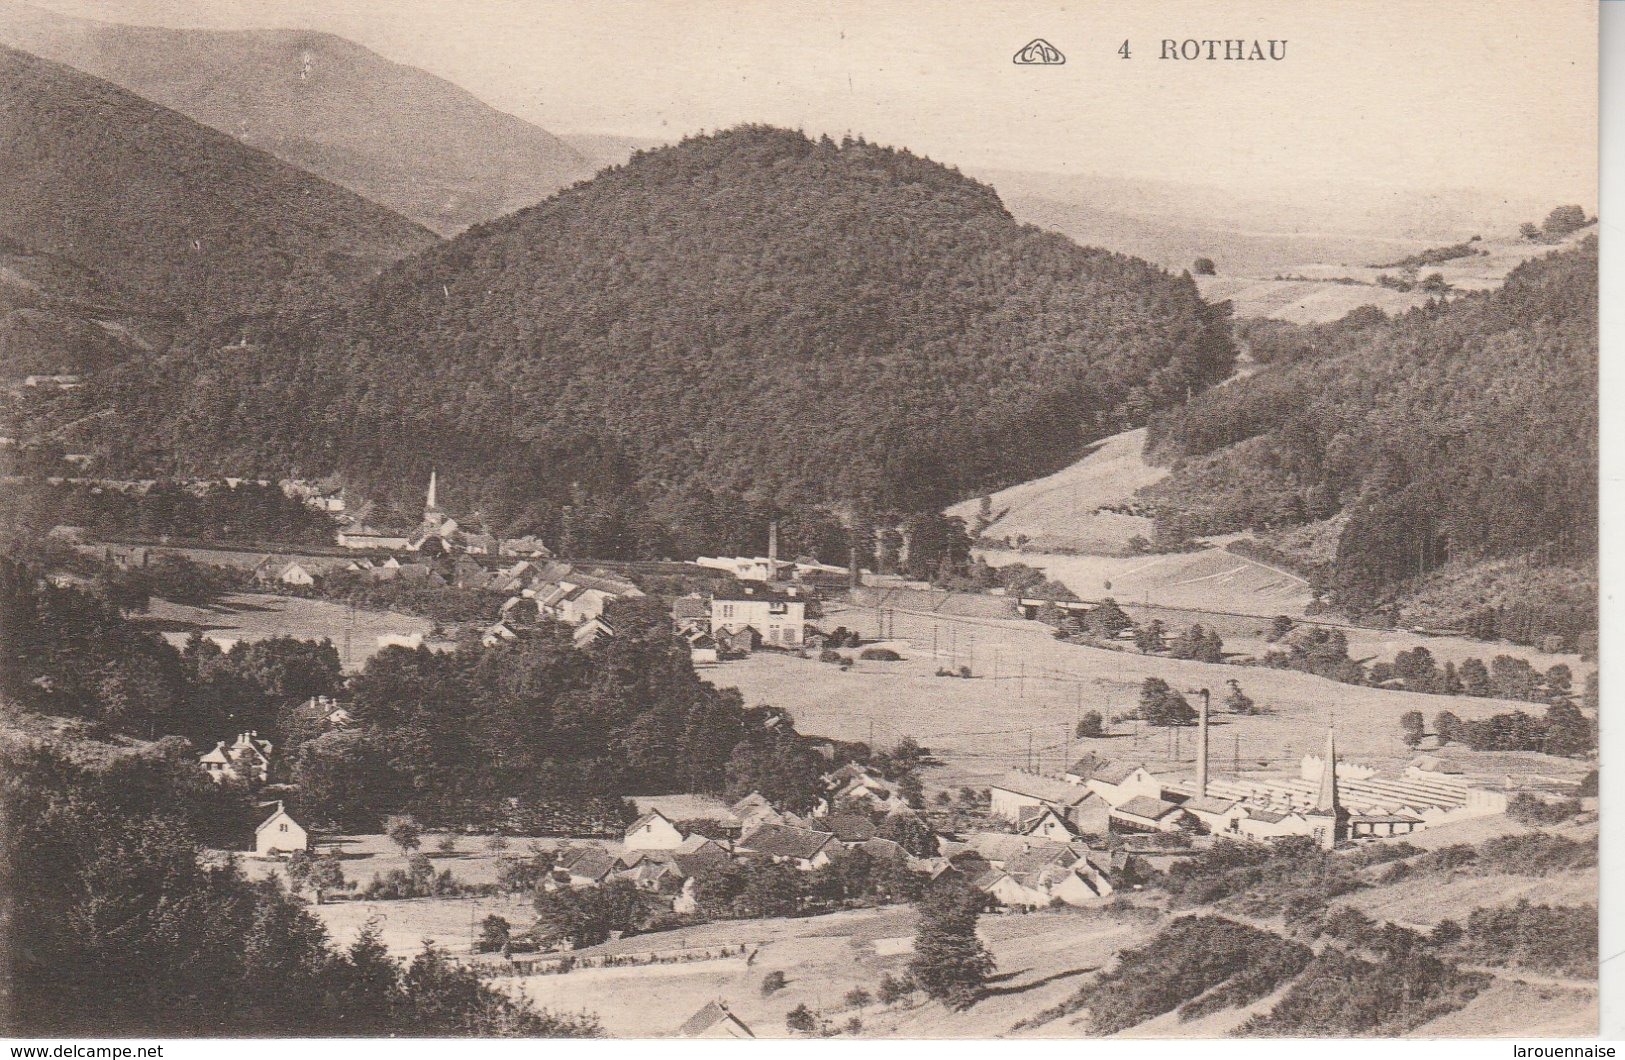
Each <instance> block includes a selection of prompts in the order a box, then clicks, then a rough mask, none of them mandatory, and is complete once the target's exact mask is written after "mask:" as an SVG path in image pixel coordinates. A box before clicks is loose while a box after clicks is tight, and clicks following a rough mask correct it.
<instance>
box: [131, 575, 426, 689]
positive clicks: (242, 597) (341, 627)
mask: <svg viewBox="0 0 1625 1060" xmlns="http://www.w3.org/2000/svg"><path fill="white" fill-rule="evenodd" d="M137 621H138V622H139V623H140V624H142V625H144V626H146V627H148V628H151V629H154V630H156V631H158V632H160V633H161V634H162V635H163V637H164V639H165V640H167V641H169V642H170V643H171V644H174V645H175V646H177V647H179V646H180V645H182V644H185V643H186V640H187V638H188V637H190V636H191V635H192V634H193V633H202V634H203V635H204V636H206V637H208V638H209V639H211V640H214V641H217V642H218V643H220V644H221V645H222V646H228V647H229V646H230V645H231V644H235V643H236V642H238V641H256V640H268V639H270V638H272V637H297V638H299V639H300V640H324V639H325V640H330V641H332V642H333V645H334V646H335V647H336V648H338V651H339V661H340V663H341V664H342V665H343V667H344V669H345V670H347V671H355V670H359V669H361V668H362V667H363V666H365V665H366V664H367V660H368V659H370V658H372V657H373V656H374V655H375V654H377V652H378V650H379V644H378V638H379V637H381V636H384V635H388V634H393V635H397V636H412V635H414V634H415V635H417V636H420V637H423V638H424V639H425V640H426V641H427V640H428V637H429V633H430V631H431V630H432V629H433V628H434V623H433V622H431V621H430V620H429V619H427V618H422V617H420V616H418V615H406V614H402V613H400V612H399V611H369V610H367V609H365V608H360V607H350V606H349V605H347V604H336V603H332V602H331V601H328V600H312V599H307V598H304V597H297V596H275V595H272V594H270V593H228V594H226V595H225V596H223V597H221V598H220V600H219V602H217V603H214V604H211V605H209V606H208V607H193V606H191V605H190V604H180V603H175V602H174V601H172V600H164V599H162V598H159V597H154V598H153V600H152V602H151V604H150V605H149V606H148V608H147V610H146V611H145V612H143V613H142V614H141V615H139V616H137Z"/></svg>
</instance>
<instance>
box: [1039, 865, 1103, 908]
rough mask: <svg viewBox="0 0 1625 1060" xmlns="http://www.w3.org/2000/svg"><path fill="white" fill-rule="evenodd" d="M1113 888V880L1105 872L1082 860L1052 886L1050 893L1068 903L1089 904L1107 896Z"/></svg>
mask: <svg viewBox="0 0 1625 1060" xmlns="http://www.w3.org/2000/svg"><path fill="white" fill-rule="evenodd" d="M1112 890H1113V888H1112V884H1111V881H1110V880H1108V879H1107V878H1106V877H1105V875H1104V874H1103V873H1101V872H1098V871H1096V869H1095V868H1094V866H1092V865H1090V864H1089V863H1088V862H1087V861H1080V862H1078V863H1077V864H1076V865H1073V866H1072V867H1071V868H1070V869H1069V870H1068V871H1067V873H1066V875H1065V876H1063V877H1062V878H1061V879H1059V880H1057V881H1056V882H1055V883H1054V884H1052V885H1051V886H1050V889H1049V893H1050V897H1051V898H1059V899H1060V900H1061V901H1063V902H1065V903H1066V904H1067V905H1088V904H1089V903H1091V902H1096V901H1099V900H1100V899H1102V898H1105V897H1107V896H1108V895H1110V894H1111V893H1112Z"/></svg>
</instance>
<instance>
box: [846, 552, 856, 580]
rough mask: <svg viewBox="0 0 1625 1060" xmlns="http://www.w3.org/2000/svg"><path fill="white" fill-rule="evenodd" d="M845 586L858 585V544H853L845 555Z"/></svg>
mask: <svg viewBox="0 0 1625 1060" xmlns="http://www.w3.org/2000/svg"><path fill="white" fill-rule="evenodd" d="M846 587H847V588H848V589H856V588H857V587H858V546H856V545H853V546H852V548H851V550H850V551H849V552H848V553H847V557H846Z"/></svg>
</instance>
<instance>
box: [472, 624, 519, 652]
mask: <svg viewBox="0 0 1625 1060" xmlns="http://www.w3.org/2000/svg"><path fill="white" fill-rule="evenodd" d="M518 639H519V634H518V632H517V631H516V630H515V629H514V628H513V627H512V626H510V625H508V623H507V622H497V623H495V624H494V625H490V626H487V627H486V628H485V632H483V633H481V634H480V644H481V645H483V646H484V647H487V648H494V647H496V646H497V645H499V644H509V643H512V642H513V641H516V640H518Z"/></svg>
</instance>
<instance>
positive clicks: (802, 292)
mask: <svg viewBox="0 0 1625 1060" xmlns="http://www.w3.org/2000/svg"><path fill="white" fill-rule="evenodd" d="M211 356H215V355H205V356H204V358H202V359H201V360H200V362H199V363H197V364H194V365H190V366H187V367H185V369H184V370H176V371H174V372H170V373H166V374H169V375H171V376H172V377H175V378H186V379H188V380H189V381H192V382H191V383H189V385H187V386H185V387H183V388H179V389H177V390H175V391H173V392H172V393H171V394H169V395H168V396H169V397H170V398H171V399H172V400H178V405H166V403H165V402H164V401H162V400H159V399H158V398H157V397H155V396H153V395H151V394H150V392H147V393H144V394H143V397H142V399H141V400H138V401H126V402H121V404H123V405H125V406H126V407H135V406H140V407H144V408H147V409H149V410H153V412H154V417H155V418H154V419H153V420H152V421H149V422H148V423H146V424H145V425H144V426H132V427H131V428H130V429H131V430H132V431H134V432H135V434H136V436H137V437H138V438H140V440H141V441H142V442H143V443H145V444H149V445H150V444H159V445H170V446H173V448H174V451H175V452H176V453H178V454H180V457H181V459H182V460H183V462H184V463H185V464H186V465H187V466H189V467H194V468H201V467H203V466H204V465H208V466H213V467H217V468H221V469H225V468H228V467H229V468H234V469H237V470H239V471H247V470H248V469H250V468H253V469H256V470H265V471H267V472H274V473H276V474H287V473H291V472H293V473H301V474H311V473H315V472H317V471H329V470H338V471H342V472H344V473H345V474H347V475H348V476H350V477H351V478H352V479H354V480H358V481H361V482H363V483H366V484H368V485H371V486H375V487H379V488H382V489H385V490H395V491H397V492H398V495H403V496H404V495H405V494H406V493H407V492H410V493H412V494H413V495H414V496H415V494H416V492H417V491H418V490H419V489H420V488H421V481H422V480H423V479H424V478H425V477H426V475H427V473H428V470H429V468H430V467H431V466H438V468H439V469H440V481H441V483H442V490H443V494H444V497H445V499H446V500H447V502H448V503H450V504H451V505H452V506H453V507H454V508H458V509H462V510H468V509H472V508H479V509H481V510H483V511H484V512H485V514H486V515H487V516H489V517H491V519H492V521H493V522H494V523H497V524H500V525H505V526H509V527H513V528H516V529H517V528H519V527H526V528H530V529H535V530H538V531H540V532H542V533H544V534H547V535H555V536H556V535H563V536H565V537H567V538H572V537H573V538H574V540H573V542H570V543H571V544H573V545H574V546H575V547H576V548H578V549H580V550H581V551H582V552H586V553H591V554H598V555H614V554H630V553H639V552H642V553H656V554H658V553H670V554H678V553H683V552H688V553H692V552H693V551H695V550H697V549H701V548H718V547H725V546H727V545H728V543H729V541H730V540H735V541H738V540H740V539H738V538H737V537H735V538H730V537H729V535H737V534H740V533H751V534H754V533H756V532H759V530H760V527H753V526H749V525H745V524H747V523H751V522H753V521H754V518H755V516H756V515H759V514H761V513H764V512H766V511H769V510H774V509H781V510H787V511H796V512H804V511H806V510H808V509H809V508H811V507H814V506H817V505H819V504H831V505H842V506H845V505H849V504H850V505H855V506H857V507H860V508H861V507H864V506H872V507H874V508H875V509H877V510H894V511H910V510H917V511H925V510H930V509H934V508H938V507H940V506H941V505H942V504H943V503H945V502H947V501H950V500H954V499H957V498H958V497H961V496H964V495H972V494H974V492H975V491H979V490H982V489H985V488H987V487H990V486H993V485H997V484H1002V483H1006V482H1011V481H1017V480H1020V479H1022V478H1026V477H1031V476H1033V475H1036V474H1042V473H1044V472H1047V471H1050V470H1053V469H1054V468H1056V467H1059V466H1061V465H1063V464H1065V463H1066V462H1067V461H1068V460H1070V459H1072V458H1074V457H1075V456H1076V455H1077V453H1078V451H1079V450H1080V449H1081V448H1082V447H1083V446H1084V445H1085V443H1087V442H1089V441H1090V440H1092V439H1094V438H1097V437H1099V436H1101V435H1103V434H1106V433H1110V432H1113V431H1116V430H1119V429H1121V428H1122V427H1123V426H1124V425H1126V424H1128V425H1132V424H1134V423H1138V422H1144V419H1145V417H1146V416H1147V415H1148V414H1149V413H1150V412H1151V410H1152V409H1154V408H1159V407H1165V406H1168V405H1170V404H1172V403H1174V402H1176V401H1180V400H1183V399H1184V398H1185V396H1186V394H1187V391H1188V388H1194V389H1200V388H1202V387H1203V386H1205V385H1208V384H1209V383H1211V382H1213V381H1215V380H1218V379H1221V378H1223V377H1224V376H1225V375H1226V374H1227V373H1228V372H1229V371H1230V367H1231V364H1232V361H1233V351H1232V349H1231V346H1230V343H1229V337H1228V327H1227V323H1226V319H1225V310H1224V309H1223V308H1222V307H1221V308H1215V307H1210V306H1208V305H1206V304H1205V303H1203V302H1202V301H1201V299H1200V297H1199V295H1198V293H1197V290H1196V287H1195V285H1194V284H1193V283H1192V282H1191V280H1190V279H1189V277H1174V276H1171V275H1169V274H1167V273H1165V272H1163V271H1161V270H1159V269H1156V268H1153V267H1151V266H1148V265H1147V264H1145V263H1144V262H1141V261H1139V260H1136V259H1132V258H1127V257H1124V256H1121V255H1117V254H1112V253H1108V252H1105V251H1100V250H1090V249H1084V248H1080V247H1078V246H1076V245H1074V244H1072V243H1071V242H1069V241H1068V240H1066V239H1065V238H1063V237H1061V236H1058V235H1054V234H1049V233H1044V232H1040V231H1038V230H1036V229H1032V228H1027V227H1023V226H1021V225H1018V224H1016V223H1015V222H1014V221H1012V220H1011V218H1010V216H1009V214H1008V213H1007V212H1006V211H1005V210H1004V208H1003V206H1002V205H1001V203H1000V202H999V199H998V197H997V195H996V194H995V193H994V192H993V190H992V189H991V188H988V187H986V186H985V185H981V184H978V183H975V182H973V181H971V180H968V179H966V178H964V177H962V176H960V175H959V174H958V173H956V172H954V171H952V170H949V169H947V168H945V167H943V166H941V165H938V164H936V163H933V162H930V161H928V160H925V159H922V158H919V157H917V156H915V155H912V154H909V153H908V152H906V151H901V150H893V149H889V148H882V147H877V146H874V145H871V144H867V143H865V142H862V141H861V140H860V141H853V140H848V141H846V142H844V143H841V144H837V143H835V142H833V141H831V140H828V139H824V140H821V141H814V140H811V139H808V138H807V137H805V136H803V135H801V134H800V133H795V132H789V131H784V130H779V129H773V128H767V127H743V128H739V129H735V130H732V131H729V132H724V133H719V134H716V135H713V136H705V137H698V138H692V139H689V140H686V141H684V142H683V143H681V144H678V145H674V146H671V147H667V148H661V149H659V150H656V151H653V152H649V153H644V154H640V155H638V156H636V157H634V158H633V160H632V161H631V162H629V163H628V164H627V165H625V166H622V167H618V168H615V169H611V170H607V171H605V172H604V173H602V174H600V175H599V176H598V177H597V178H595V179H594V180H592V181H590V182H587V183H585V184H581V185H577V186H575V187H573V188H571V189H569V190H567V191H565V192H563V193H561V194H560V195H558V196H557V197H555V198H553V199H551V200H549V201H547V202H546V203H543V204H541V205H539V206H536V207H534V208H531V209H528V210H525V211H522V212H520V213H518V214H516V215H514V216H511V217H507V218H503V219H501V220H498V221H495V222H492V223H490V224H487V225H483V226H479V227H476V228H474V229H471V230H470V231H469V232H467V233H465V234H463V235H462V236H460V237H458V238H456V239H454V240H452V241H450V242H448V243H446V244H444V245H442V246H440V247H437V248H435V249H433V250H431V251H429V252H427V253H424V254H422V255H419V256H417V257H415V258H413V259H411V260H409V261H406V262H402V263H401V264H400V265H398V266H397V267H395V268H393V269H391V270H390V271H389V272H387V273H386V274H385V275H384V276H383V277H381V278H380V280H379V281H378V282H377V283H375V284H374V285H373V286H372V288H371V290H370V297H369V299H368V300H367V303H366V304H365V305H361V306H359V307H357V308H355V309H354V310H353V311H352V312H351V313H350V314H349V316H348V317H347V318H346V319H343V320H326V321H323V322H321V324H320V325H315V324H313V325H311V326H310V327H309V328H308V329H307V331H306V333H304V334H298V335H292V334H290V335H283V336H281V337H280V339H276V340H269V341H267V342H266V343H265V345H264V348H263V349H262V350H260V351H258V352H257V353H254V354H252V355H246V356H235V355H234V356H233V359H232V361H231V363H230V365H227V364H225V363H224V362H221V361H215V360H210V359H209V358H210V357H211ZM228 369H229V370H228ZM149 398H150V399H151V400H149ZM565 505H569V506H570V509H571V510H570V522H569V525H568V526H566V525H564V523H565V520H564V517H563V515H562V509H563V507H564V506H565ZM763 524H764V525H765V517H764V518H763ZM736 547H737V546H736Z"/></svg>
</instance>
